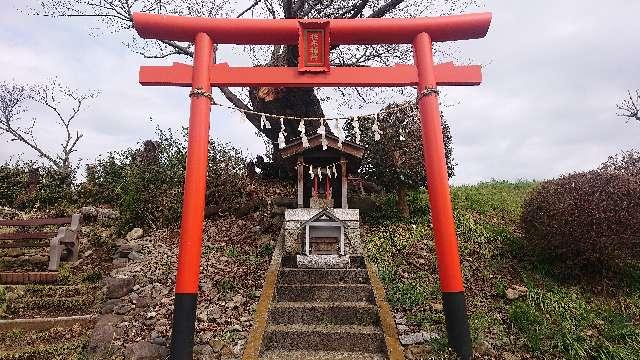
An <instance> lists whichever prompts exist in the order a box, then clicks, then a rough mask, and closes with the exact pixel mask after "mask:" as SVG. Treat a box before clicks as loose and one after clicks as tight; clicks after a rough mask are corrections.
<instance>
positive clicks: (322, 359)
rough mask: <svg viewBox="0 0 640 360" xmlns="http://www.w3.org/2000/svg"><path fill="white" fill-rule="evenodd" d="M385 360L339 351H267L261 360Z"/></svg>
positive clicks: (378, 356)
mask: <svg viewBox="0 0 640 360" xmlns="http://www.w3.org/2000/svg"><path fill="white" fill-rule="evenodd" d="M285 359H286V360H385V359H387V357H386V356H385V355H384V354H370V353H360V352H339V351H277V350H276V351H267V352H265V353H264V354H262V356H260V360H285Z"/></svg>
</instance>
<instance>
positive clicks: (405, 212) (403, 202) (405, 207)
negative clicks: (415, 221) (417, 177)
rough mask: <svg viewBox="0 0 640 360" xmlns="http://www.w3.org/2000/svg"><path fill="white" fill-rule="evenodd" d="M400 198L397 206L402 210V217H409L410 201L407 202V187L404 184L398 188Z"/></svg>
mask: <svg viewBox="0 0 640 360" xmlns="http://www.w3.org/2000/svg"><path fill="white" fill-rule="evenodd" d="M397 196H398V200H397V202H396V207H397V208H398V210H399V211H400V214H401V215H402V217H405V218H408V217H409V215H410V213H409V203H408V202H407V189H405V187H404V186H401V187H399V188H398V190H397Z"/></svg>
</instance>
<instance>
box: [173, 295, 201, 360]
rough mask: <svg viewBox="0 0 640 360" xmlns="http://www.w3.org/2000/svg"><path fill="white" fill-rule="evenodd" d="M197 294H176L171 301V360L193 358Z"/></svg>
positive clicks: (189, 359) (188, 359)
mask: <svg viewBox="0 0 640 360" xmlns="http://www.w3.org/2000/svg"><path fill="white" fill-rule="evenodd" d="M197 303H198V294H176V298H175V300H174V303H173V329H172V331H171V357H170V359H171V360H191V359H193V334H194V332H195V329H196V306H197Z"/></svg>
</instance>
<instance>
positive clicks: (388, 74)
mask: <svg viewBox="0 0 640 360" xmlns="http://www.w3.org/2000/svg"><path fill="white" fill-rule="evenodd" d="M133 21H134V27H135V29H136V31H137V32H138V34H139V35H140V36H141V37H143V38H147V39H158V40H171V41H187V42H192V43H194V44H195V51H194V56H193V65H187V64H179V63H174V64H173V65H171V66H142V67H141V68H140V83H141V84H142V85H150V86H184V87H188V86H190V87H191V88H192V90H191V114H190V118H189V143H188V150H187V165H186V176H185V185H184V189H185V191H184V202H183V211H182V223H181V231H180V247H179V254H178V269H177V275H176V289H175V291H176V297H175V302H174V316H173V330H172V340H171V358H172V359H190V358H191V357H192V345H193V335H194V329H195V314H196V303H197V294H198V284H199V271H200V256H201V248H202V226H203V220H204V198H205V191H206V172H207V155H208V140H209V121H210V110H211V88H212V87H234V86H243V87H246V86H248V87H336V86H353V87H371V86H382V87H394V86H395V87H397V86H416V87H417V90H418V97H417V103H418V108H419V112H420V118H421V125H422V144H423V155H424V167H425V173H426V175H427V176H426V177H427V189H428V191H429V201H430V204H431V219H432V222H433V231H434V238H435V248H436V255H437V259H438V272H439V278H440V288H441V291H442V296H443V306H444V315H445V321H446V325H447V335H448V340H449V345H450V346H451V347H452V348H453V349H454V350H455V351H456V353H457V354H458V355H459V356H460V357H461V358H464V359H470V358H471V356H472V351H471V340H470V334H469V328H468V321H467V318H466V310H465V299H464V287H463V282H462V272H461V267H460V258H459V255H458V245H457V237H456V229H455V223H454V219H453V211H452V206H451V198H450V195H449V184H448V176H447V167H446V160H445V154H444V145H443V138H442V128H441V124H440V110H439V104H438V94H439V93H438V90H437V87H438V86H471V85H478V84H480V82H481V81H482V75H481V69H480V66H477V65H470V66H455V65H453V63H444V64H439V65H435V64H434V63H433V48H432V46H433V43H434V42H444V41H457V40H467V39H478V38H482V37H484V36H485V35H486V34H487V31H488V29H489V25H490V23H491V14H490V13H480V14H466V15H456V16H442V17H434V18H409V19H388V18H381V19H371V18H366V19H314V20H308V19H215V18H214V19H212V18H192V17H181V16H167V15H158V14H143V13H135V14H133ZM214 42H215V43H217V44H238V45H298V48H299V61H298V67H297V68H295V67H294V68H289V67H255V68H254V67H231V66H229V65H227V64H224V63H222V64H214V63H213V62H214V57H213V54H212V52H213V43H214ZM375 44H411V45H412V46H413V53H414V64H413V65H409V64H399V65H395V66H390V67H336V68H331V66H330V62H329V51H330V49H331V47H332V46H336V45H375ZM274 115H275V116H277V115H278V114H274ZM254 355H256V356H257V354H254ZM249 356H250V357H251V356H252V355H249Z"/></svg>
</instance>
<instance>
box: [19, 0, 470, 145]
mask: <svg viewBox="0 0 640 360" xmlns="http://www.w3.org/2000/svg"><path fill="white" fill-rule="evenodd" d="M475 3H476V0H342V1H333V0H247V1H244V5H238V4H231V3H230V2H229V1H228V0H208V1H207V0H163V1H158V0H43V1H41V2H40V5H39V6H38V7H36V8H32V9H31V12H33V13H35V14H39V15H43V16H54V17H68V18H75V17H93V18H96V19H97V20H98V21H99V22H100V23H101V24H102V25H103V27H102V28H103V30H107V31H109V32H111V33H113V32H114V31H116V32H118V31H128V32H129V33H131V30H132V29H133V24H132V13H133V12H149V13H163V14H175V15H189V16H204V17H232V16H235V17H238V18H239V17H244V16H249V15H250V16H251V17H254V18H274V19H275V18H287V19H290V18H364V17H369V18H381V17H385V16H393V17H415V16H427V15H445V14H452V13H457V12H460V11H462V10H464V9H466V8H468V7H470V6H471V5H474V4H475ZM131 35H132V37H131V38H132V40H131V41H130V42H128V43H126V45H127V47H129V48H130V49H131V50H132V51H134V52H137V53H139V54H141V55H143V56H145V57H147V58H166V57H169V56H174V55H180V56H187V57H192V56H193V48H192V44H190V43H180V42H174V41H163V40H160V41H157V40H153V41H145V40H141V39H139V38H138V37H137V35H135V34H132V33H131ZM440 49H441V50H440V51H444V50H442V49H443V48H440ZM437 50H438V49H437ZM241 51H243V52H245V54H247V55H249V56H251V59H252V60H253V62H254V64H255V65H268V66H297V61H298V55H297V51H298V49H297V46H281V45H276V46H251V47H242V50H241ZM411 58H412V54H411V49H410V47H408V46H399V45H374V46H340V47H337V46H333V47H332V52H331V62H332V65H334V66H372V65H389V64H394V63H399V62H410V61H411ZM220 91H221V92H222V94H223V95H224V97H225V98H226V99H227V100H228V101H229V102H231V104H233V105H234V106H235V107H238V108H240V109H245V110H254V111H259V112H265V113H269V114H274V115H293V116H300V117H322V116H324V112H323V109H322V106H321V99H320V98H319V97H318V95H317V93H316V91H315V90H314V89H313V88H277V89H272V88H262V89H253V88H252V89H249V90H248V92H247V93H235V92H232V91H231V90H230V89H228V88H220ZM339 91H341V92H342V95H343V96H341V98H342V99H343V100H344V99H348V101H345V102H343V103H342V104H349V105H351V106H354V107H359V105H360V104H362V102H363V101H367V100H369V99H375V98H377V99H378V102H380V99H385V97H383V96H377V97H376V96H367V94H366V92H367V90H366V89H351V90H347V89H340V90H339ZM354 99H355V100H354ZM334 101H335V100H334ZM245 116H246V117H247V119H248V120H249V121H250V122H251V124H253V125H254V126H255V127H256V128H257V129H258V130H259V131H261V132H262V133H263V134H265V135H266V136H267V138H268V139H269V140H271V141H272V143H274V146H277V143H276V140H277V138H278V131H279V126H272V127H271V129H261V128H260V119H259V117H257V116H254V115H251V114H246V115H245ZM274 120H275V119H274ZM308 125H309V126H307V131H308V132H309V131H313V130H315V129H317V128H318V126H319V124H318V123H316V124H308ZM297 127H298V124H295V123H293V122H291V123H287V124H286V128H287V133H288V134H297V131H296V130H295V129H296V128H297ZM291 137H295V136H291ZM287 140H289V139H287Z"/></svg>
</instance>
